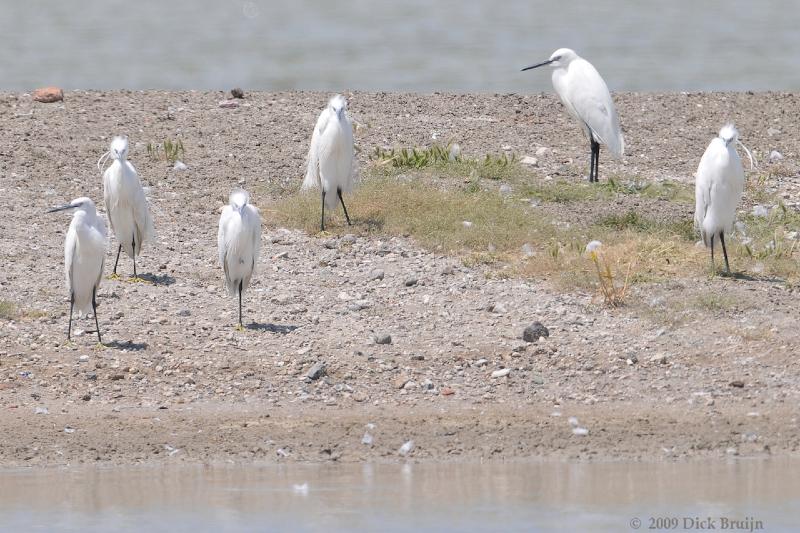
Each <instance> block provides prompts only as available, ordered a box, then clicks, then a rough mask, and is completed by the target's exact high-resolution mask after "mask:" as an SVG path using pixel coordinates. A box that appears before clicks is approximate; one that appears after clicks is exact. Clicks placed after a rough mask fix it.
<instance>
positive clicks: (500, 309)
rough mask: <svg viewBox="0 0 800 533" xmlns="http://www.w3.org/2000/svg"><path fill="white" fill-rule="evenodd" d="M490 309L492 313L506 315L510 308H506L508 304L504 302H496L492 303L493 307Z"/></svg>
mask: <svg viewBox="0 0 800 533" xmlns="http://www.w3.org/2000/svg"><path fill="white" fill-rule="evenodd" d="M490 311H491V312H492V313H495V314H497V315H504V314H506V313H508V308H506V306H505V305H504V304H502V303H496V304H494V305H492V308H491V309H490Z"/></svg>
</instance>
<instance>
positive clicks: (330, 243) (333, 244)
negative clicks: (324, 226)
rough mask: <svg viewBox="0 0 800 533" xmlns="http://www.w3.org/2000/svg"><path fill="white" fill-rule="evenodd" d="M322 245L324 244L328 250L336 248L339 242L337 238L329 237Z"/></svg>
mask: <svg viewBox="0 0 800 533" xmlns="http://www.w3.org/2000/svg"><path fill="white" fill-rule="evenodd" d="M322 246H324V247H325V248H327V249H328V250H335V249H336V247H337V246H338V244H337V243H336V239H328V240H327V241H325V242H323V243H322Z"/></svg>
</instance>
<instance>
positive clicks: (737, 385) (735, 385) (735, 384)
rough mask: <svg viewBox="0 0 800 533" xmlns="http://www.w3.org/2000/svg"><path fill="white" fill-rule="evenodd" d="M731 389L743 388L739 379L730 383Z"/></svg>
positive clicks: (742, 382)
mask: <svg viewBox="0 0 800 533" xmlns="http://www.w3.org/2000/svg"><path fill="white" fill-rule="evenodd" d="M730 385H731V387H736V388H737V389H741V388H744V381H742V380H740V379H735V380H733V381H731V383H730Z"/></svg>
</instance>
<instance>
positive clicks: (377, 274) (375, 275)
mask: <svg viewBox="0 0 800 533" xmlns="http://www.w3.org/2000/svg"><path fill="white" fill-rule="evenodd" d="M383 276H384V273H383V270H381V269H379V268H376V269H375V270H373V271H372V272H370V273H369V280H370V281H380V280H382V279H383Z"/></svg>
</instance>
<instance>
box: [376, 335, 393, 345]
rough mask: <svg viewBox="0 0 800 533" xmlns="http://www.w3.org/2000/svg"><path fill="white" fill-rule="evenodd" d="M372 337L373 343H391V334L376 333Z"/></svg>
mask: <svg viewBox="0 0 800 533" xmlns="http://www.w3.org/2000/svg"><path fill="white" fill-rule="evenodd" d="M374 339H375V344H392V336H391V335H389V334H388V333H378V334H376V335H375V337H374Z"/></svg>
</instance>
